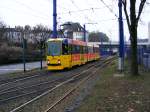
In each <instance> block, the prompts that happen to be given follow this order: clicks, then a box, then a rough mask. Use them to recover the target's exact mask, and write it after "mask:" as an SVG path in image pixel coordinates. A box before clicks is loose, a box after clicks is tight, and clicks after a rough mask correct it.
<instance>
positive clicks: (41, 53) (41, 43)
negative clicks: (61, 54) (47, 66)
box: [40, 39, 43, 69]
mask: <svg viewBox="0 0 150 112" xmlns="http://www.w3.org/2000/svg"><path fill="white" fill-rule="evenodd" d="M42 47H43V41H42V39H40V55H41V61H40V62H41V69H42V68H43V65H42V63H43V62H42V60H43V48H42Z"/></svg>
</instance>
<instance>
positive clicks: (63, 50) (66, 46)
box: [62, 44, 68, 55]
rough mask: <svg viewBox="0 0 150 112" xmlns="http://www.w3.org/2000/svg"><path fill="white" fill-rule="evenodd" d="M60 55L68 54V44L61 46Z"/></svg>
mask: <svg viewBox="0 0 150 112" xmlns="http://www.w3.org/2000/svg"><path fill="white" fill-rule="evenodd" d="M62 54H64V55H66V54H68V44H62Z"/></svg>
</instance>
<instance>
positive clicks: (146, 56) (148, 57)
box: [126, 46, 150, 69]
mask: <svg viewBox="0 0 150 112" xmlns="http://www.w3.org/2000/svg"><path fill="white" fill-rule="evenodd" d="M126 52H127V58H130V54H131V50H130V47H128V48H126ZM137 54H138V64H139V65H143V66H144V68H146V69H150V46H138V50H137Z"/></svg>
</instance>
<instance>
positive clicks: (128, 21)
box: [122, 0, 130, 32]
mask: <svg viewBox="0 0 150 112" xmlns="http://www.w3.org/2000/svg"><path fill="white" fill-rule="evenodd" d="M122 4H123V6H124V13H125V16H126V20H127V25H128V28H129V32H130V20H129V15H128V12H127V0H122Z"/></svg>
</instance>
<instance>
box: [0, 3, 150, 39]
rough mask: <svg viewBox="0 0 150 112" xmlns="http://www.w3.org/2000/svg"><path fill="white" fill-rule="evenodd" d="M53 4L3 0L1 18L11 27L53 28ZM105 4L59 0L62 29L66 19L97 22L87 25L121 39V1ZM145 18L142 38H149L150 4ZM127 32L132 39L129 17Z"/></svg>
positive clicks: (141, 32) (89, 28)
mask: <svg viewBox="0 0 150 112" xmlns="http://www.w3.org/2000/svg"><path fill="white" fill-rule="evenodd" d="M137 1H138V0H137ZM147 1H148V2H149V1H150V0H147ZM52 3H53V0H24V1H23V0H0V20H2V21H4V22H5V23H6V24H7V25H10V26H11V27H14V26H15V25H21V26H24V25H27V24H28V25H31V26H35V25H36V24H43V25H46V26H48V27H49V28H51V29H52V23H53V20H52V15H53V14H52V13H53V10H52V9H53V7H52ZM104 3H105V4H104ZM104 3H102V2H101V0H57V13H58V17H57V21H58V28H59V25H60V24H62V23H64V22H66V21H73V22H79V23H80V24H81V25H83V24H85V23H97V24H93V25H92V24H87V25H86V28H87V30H89V31H100V32H104V33H106V34H107V35H108V36H109V37H111V40H118V19H117V17H116V16H115V14H116V15H117V16H118V1H117V0H104ZM108 7H109V8H110V9H112V10H113V12H111V11H110V10H109V9H108ZM124 19H125V17H124ZM141 20H142V22H140V23H139V29H138V31H139V32H138V37H140V38H147V37H148V22H149V21H150V5H147V4H146V5H145V8H144V11H143V13H142V18H141ZM124 31H125V37H126V40H128V37H129V34H128V29H127V25H126V20H124Z"/></svg>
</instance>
